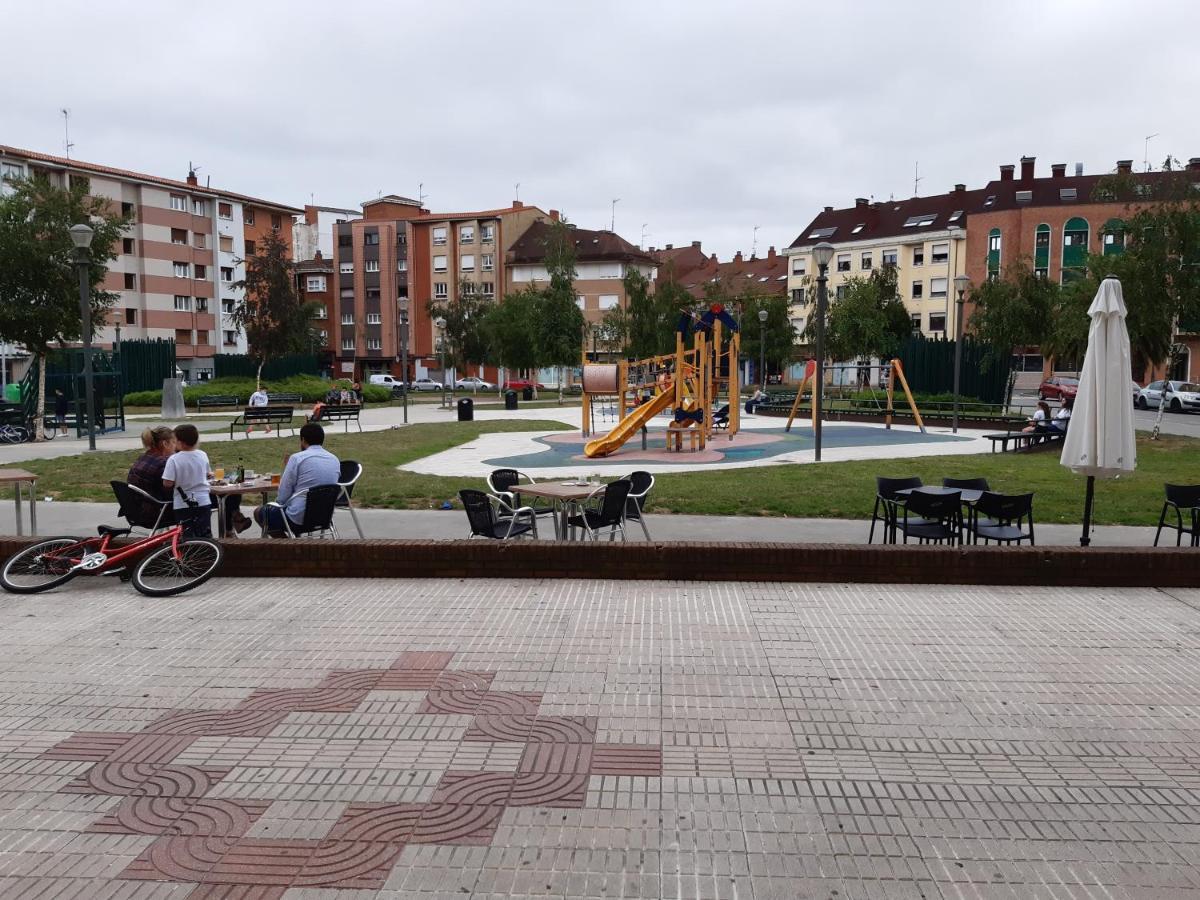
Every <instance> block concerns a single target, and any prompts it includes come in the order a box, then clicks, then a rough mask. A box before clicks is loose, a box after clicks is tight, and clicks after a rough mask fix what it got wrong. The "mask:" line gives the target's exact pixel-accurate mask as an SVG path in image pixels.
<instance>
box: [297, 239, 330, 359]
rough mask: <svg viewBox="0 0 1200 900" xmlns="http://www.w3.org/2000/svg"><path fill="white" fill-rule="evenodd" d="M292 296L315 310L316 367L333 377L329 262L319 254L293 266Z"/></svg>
mask: <svg viewBox="0 0 1200 900" xmlns="http://www.w3.org/2000/svg"><path fill="white" fill-rule="evenodd" d="M293 271H294V273H295V278H296V296H297V297H299V298H300V299H301V300H302V301H304V302H306V303H312V304H313V305H314V307H315V309H314V314H313V320H312V328H313V332H314V334H315V335H316V336H317V340H318V342H317V343H316V344H314V346H313V348H312V349H313V351H314V352H315V353H316V356H317V362H318V365H320V367H321V369H322V371H325V372H330V373H333V370H334V368H335V366H334V356H333V350H332V344H331V342H330V312H331V310H334V309H336V307H337V304H336V296H337V284H336V279H335V278H334V276H333V260H331V259H326V258H325V257H324V255H323V254H322V253H321V251H320V250H318V251H317V255H316V256H315V257H314V258H313V259H305V260H298V261H297V262H296V263H294V264H293Z"/></svg>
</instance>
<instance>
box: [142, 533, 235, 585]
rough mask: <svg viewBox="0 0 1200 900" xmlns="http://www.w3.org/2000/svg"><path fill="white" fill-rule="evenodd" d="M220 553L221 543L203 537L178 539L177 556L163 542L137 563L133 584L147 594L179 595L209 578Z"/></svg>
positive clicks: (215, 569) (217, 562)
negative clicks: (162, 544)
mask: <svg viewBox="0 0 1200 900" xmlns="http://www.w3.org/2000/svg"><path fill="white" fill-rule="evenodd" d="M221 556H222V552H221V545H220V544H217V543H215V542H213V541H207V540H204V539H203V538H192V539H191V540H186V541H180V542H179V557H178V558H176V557H175V554H174V553H173V552H172V548H171V545H170V544H167V545H166V546H163V547H159V548H158V549H157V550H155V551H154V552H153V553H151V554H150V555H149V556H147V557H146V558H145V559H143V560H142V561H141V562H140V563H138V565H137V568H136V569H134V570H133V586H134V587H135V588H137V589H138V590H139V591H141V592H142V593H143V594H145V595H146V596H147V597H170V596H171V595H172V594H181V593H183V592H184V591H186V590H189V589H191V588H194V587H196V586H198V585H201V584H204V582H206V581H208V579H210V578H212V577H213V575H214V574H215V573H216V571H217V566H219V565H220V564H221Z"/></svg>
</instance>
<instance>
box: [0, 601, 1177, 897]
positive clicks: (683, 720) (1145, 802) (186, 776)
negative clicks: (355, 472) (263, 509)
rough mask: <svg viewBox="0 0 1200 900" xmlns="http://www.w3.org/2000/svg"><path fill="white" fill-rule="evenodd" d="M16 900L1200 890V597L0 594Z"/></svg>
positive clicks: (2, 890) (2, 775)
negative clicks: (157, 597)
mask: <svg viewBox="0 0 1200 900" xmlns="http://www.w3.org/2000/svg"><path fill="white" fill-rule="evenodd" d="M0 635H2V637H0V897H2V898H5V900H7V898H39V900H41V898H46V900H50V898H54V900H57V898H68V900H74V898H79V900H84V898H89V900H90V898H102V900H112V898H180V900H252V898H258V900H280V898H286V900H367V898H389V900H393V898H403V897H414V898H423V900H428V898H443V897H444V898H451V897H453V898H464V897H470V898H480V900H483V898H517V897H520V898H525V897H584V898H594V900H600V898H605V900H608V898H617V897H623V898H639V897H646V898H650V897H671V898H685V897H686V898H691V897H696V898H726V897H727V898H738V900H745V898H801V897H811V898H826V900H833V898H837V900H842V898H848V897H849V898H859V897H861V898H893V897H900V898H907V897H913V898H920V897H924V898H931V900H932V898H941V897H948V898H949V897H981V898H984V897H986V898H993V897H1005V898H1027V897H1055V898H1058V897H1072V898H1073V897H1105V898H1114V897H1115V898H1126V897H1128V898H1139V900H1140V898H1168V897H1178V898H1183V897H1200V867H1198V866H1197V863H1198V862H1200V717H1198V716H1197V712H1198V711H1200V710H1198V706H1200V674H1198V673H1200V591H1173V592H1169V593H1168V592H1164V591H1153V590H1121V591H1116V590H1114V591H1095V590H1063V589H1003V588H965V589H964V588H950V587H945V588H943V587H912V586H905V587H887V586H875V585H861V586H859V585H855V586H846V585H792V584H787V585H770V584H754V585H736V584H719V583H714V584H676V583H672V584H667V583H652V582H643V583H638V582H600V583H595V584H574V583H570V582H561V581H559V582H503V581H491V582H489V581H484V580H473V581H384V580H364V581H356V582H353V583H349V584H346V583H337V582H333V581H314V580H261V581H258V580H219V581H217V582H213V583H210V585H209V586H206V587H205V588H204V589H202V590H201V591H200V592H198V593H197V594H195V595H194V596H185V597H183V598H173V599H168V600H150V599H148V598H144V597H141V596H140V595H136V594H134V593H133V592H131V591H130V590H129V589H128V588H127V586H124V585H121V584H119V583H112V582H96V581H91V580H89V581H85V582H82V583H80V582H77V583H75V584H72V585H68V586H66V587H65V588H62V589H60V590H59V591H57V592H55V593H53V594H50V595H45V596H43V597H40V598H11V597H3V598H0Z"/></svg>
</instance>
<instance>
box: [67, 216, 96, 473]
mask: <svg viewBox="0 0 1200 900" xmlns="http://www.w3.org/2000/svg"><path fill="white" fill-rule="evenodd" d="M67 230H68V231H69V232H70V233H71V243H72V244H74V245H75V267H76V268H77V269H78V271H79V319H80V331H81V334H82V337H83V394H84V409H86V410H87V435H88V449H89V450H95V449H96V429H95V427H94V426H93V423H94V422H95V421H96V398H95V394H94V393H93V390H92V387H93V381H94V379H93V376H92V298H91V294H92V287H91V279H90V278H89V277H88V269H89V268H90V267H91V264H92V257H91V254H89V253H88V248H89V247H91V246H92V237H93V236H94V235H95V233H96V232H94V231H93V230H92V229H91V227H90V226H88V225H83V224H80V225H72V226H71V227H70V228H69V229H67Z"/></svg>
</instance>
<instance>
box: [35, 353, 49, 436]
mask: <svg viewBox="0 0 1200 900" xmlns="http://www.w3.org/2000/svg"><path fill="white" fill-rule="evenodd" d="M45 409H46V354H45V352H44V351H43V352H42V353H39V354H38V383H37V405H36V406H35V407H34V409H33V439H34V441H44V440H45V439H46V417H45V415H42V413H43V411H44V410H45Z"/></svg>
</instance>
